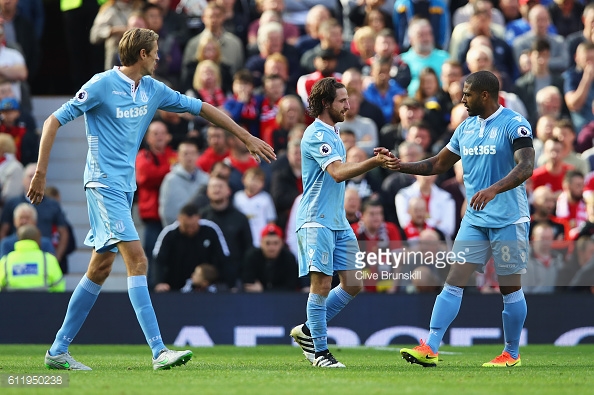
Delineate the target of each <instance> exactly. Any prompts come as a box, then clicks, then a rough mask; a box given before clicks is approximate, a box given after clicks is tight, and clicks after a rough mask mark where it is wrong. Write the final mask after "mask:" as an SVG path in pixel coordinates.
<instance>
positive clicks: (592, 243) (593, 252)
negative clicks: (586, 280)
mask: <svg viewBox="0 0 594 395" xmlns="http://www.w3.org/2000/svg"><path fill="white" fill-rule="evenodd" d="M593 257H594V239H593V238H592V237H591V235H589V234H581V235H580V236H579V238H578V239H577V240H576V242H575V247H574V249H573V254H572V255H571V258H570V259H569V261H568V262H566V263H565V265H563V267H562V268H561V269H560V270H559V271H558V272H557V284H556V285H557V287H560V288H559V289H560V290H561V291H565V292H567V291H569V290H570V288H569V286H570V285H572V282H573V279H574V278H575V277H576V275H577V273H578V272H580V271H581V270H582V269H583V268H585V267H586V266H587V265H588V264H589V263H590V262H591V261H592V258H593ZM582 273H583V272H582ZM588 290H590V287H589V289H588Z"/></svg>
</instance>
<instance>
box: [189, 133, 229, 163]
mask: <svg viewBox="0 0 594 395" xmlns="http://www.w3.org/2000/svg"><path fill="white" fill-rule="evenodd" d="M206 142H207V144H208V148H206V149H205V150H204V152H203V153H202V155H200V157H199V158H198V160H197V161H196V166H198V167H199V168H200V169H201V170H202V171H204V172H206V173H210V170H211V169H212V166H213V165H214V164H215V163H217V162H220V161H222V160H223V159H225V158H226V157H228V156H229V145H228V142H227V135H226V133H225V131H224V130H223V129H221V128H219V127H218V126H214V125H210V126H209V127H208V129H207V131H206Z"/></svg>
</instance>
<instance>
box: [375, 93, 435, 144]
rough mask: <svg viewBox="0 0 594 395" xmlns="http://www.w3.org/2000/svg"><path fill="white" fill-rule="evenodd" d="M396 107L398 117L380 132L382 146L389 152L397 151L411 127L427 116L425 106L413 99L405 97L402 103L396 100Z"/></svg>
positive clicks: (395, 116)
mask: <svg viewBox="0 0 594 395" xmlns="http://www.w3.org/2000/svg"><path fill="white" fill-rule="evenodd" d="M394 107H395V108H397V112H396V114H397V115H396V114H395V115H394V117H393V119H392V123H389V124H387V125H385V126H384V127H383V128H382V129H381V130H380V146H382V147H386V148H387V149H389V150H397V149H398V146H399V145H400V143H402V142H403V141H404V140H405V138H406V135H407V134H408V130H409V128H410V126H411V125H412V124H413V123H414V122H418V121H421V120H422V119H423V118H424V116H425V110H424V106H423V104H422V103H421V102H419V101H418V100H417V99H415V98H412V97H405V98H404V99H403V100H402V101H401V102H399V101H397V100H394Z"/></svg>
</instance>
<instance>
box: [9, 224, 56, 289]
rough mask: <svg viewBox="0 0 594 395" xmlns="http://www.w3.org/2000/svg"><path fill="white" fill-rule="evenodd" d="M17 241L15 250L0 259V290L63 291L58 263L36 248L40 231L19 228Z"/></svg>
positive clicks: (52, 257)
mask: <svg viewBox="0 0 594 395" xmlns="http://www.w3.org/2000/svg"><path fill="white" fill-rule="evenodd" d="M18 238H19V241H17V242H16V243H15V250H14V251H12V252H10V253H9V254H8V255H7V256H3V257H2V259H1V260H0V290H3V291H19V290H21V291H23V290H26V291H49V292H64V291H65V290H66V282H65V281H64V278H63V276H62V270H60V265H59V264H58V261H57V260H56V258H55V257H54V256H53V255H51V254H50V253H47V252H43V251H42V250H41V249H40V248H39V243H40V240H41V234H40V233H39V230H38V229H37V228H36V227H35V226H33V225H25V226H22V227H21V228H19V230H18Z"/></svg>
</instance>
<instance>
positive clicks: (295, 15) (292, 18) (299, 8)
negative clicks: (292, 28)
mask: <svg viewBox="0 0 594 395" xmlns="http://www.w3.org/2000/svg"><path fill="white" fill-rule="evenodd" d="M315 5H323V6H324V7H325V8H326V9H327V10H328V11H330V13H331V14H332V15H337V11H338V3H337V2H336V1H331V0H302V1H289V2H287V6H286V7H285V12H284V14H283V19H284V20H285V22H288V23H292V24H293V25H296V26H297V27H299V28H303V26H304V25H305V20H306V18H307V15H308V12H309V10H310V9H311V8H312V7H314V6H315Z"/></svg>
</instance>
